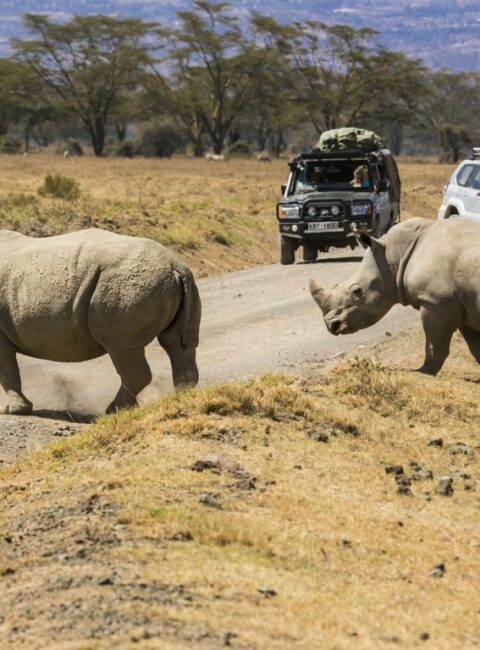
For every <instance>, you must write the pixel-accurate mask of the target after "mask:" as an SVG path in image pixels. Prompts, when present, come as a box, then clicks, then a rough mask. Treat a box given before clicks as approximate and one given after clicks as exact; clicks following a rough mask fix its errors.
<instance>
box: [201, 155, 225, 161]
mask: <svg viewBox="0 0 480 650" xmlns="http://www.w3.org/2000/svg"><path fill="white" fill-rule="evenodd" d="M205 160H217V161H218V160H225V156H224V155H223V153H220V154H219V153H206V154H205Z"/></svg>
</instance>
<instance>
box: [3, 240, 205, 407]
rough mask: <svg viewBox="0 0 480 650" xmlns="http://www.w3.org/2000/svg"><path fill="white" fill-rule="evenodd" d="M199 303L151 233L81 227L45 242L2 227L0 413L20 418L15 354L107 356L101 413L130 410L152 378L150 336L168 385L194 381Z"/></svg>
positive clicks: (184, 272)
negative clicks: (110, 386)
mask: <svg viewBox="0 0 480 650" xmlns="http://www.w3.org/2000/svg"><path fill="white" fill-rule="evenodd" d="M200 316H201V305H200V298H199V295H198V290H197V287H196V285H195V281H194V279H193V276H192V273H191V272H190V271H189V269H188V268H187V267H186V266H185V264H183V262H181V261H180V260H179V259H178V258H177V257H175V256H174V255H172V254H171V253H170V252H169V251H168V250H167V249H166V248H164V247H163V246H162V245H161V244H159V243H158V242H155V241H153V240H151V239H141V238H136V237H127V236H123V235H117V234H113V233H111V232H107V231H104V230H99V229H93V228H92V229H89V230H82V231H79V232H74V233H71V234H66V235H59V236H56V237H46V238H41V239H39V238H32V237H26V236H24V235H21V234H19V233H16V232H11V231H7V230H2V231H0V384H1V385H2V387H3V388H4V390H5V392H6V394H7V403H6V406H5V407H4V409H3V412H6V413H12V414H25V413H29V412H31V410H32V403H31V402H30V401H29V400H28V399H27V398H26V397H25V395H23V393H22V388H21V380H20V373H19V369H18V364H17V359H16V354H17V352H19V353H21V354H25V355H27V356H30V357H36V358H39V359H49V360H51V361H85V360H87V359H93V358H95V357H99V356H101V355H103V354H109V355H110V357H111V359H112V361H113V364H114V366H115V369H116V370H117V372H118V374H119V375H120V379H121V386H120V389H119V391H118V393H117V395H116V397H115V399H114V400H113V401H112V403H111V404H110V406H109V407H108V409H107V412H112V411H116V410H117V409H120V408H124V407H129V406H133V405H135V404H136V396H137V395H138V393H139V392H140V391H141V390H142V389H143V388H145V386H147V384H149V383H150V381H151V379H152V374H151V372H150V368H149V366H148V363H147V361H146V359H145V350H144V348H145V346H146V345H147V344H148V343H150V341H152V340H153V339H154V338H155V337H158V340H159V342H160V345H161V346H162V347H163V348H164V349H165V350H166V352H167V353H168V356H169V358H170V362H171V366H172V372H173V382H174V385H175V387H179V386H182V385H195V384H196V383H197V382H198V370H197V365H196V361H195V353H196V347H197V345H198V333H199V327H200Z"/></svg>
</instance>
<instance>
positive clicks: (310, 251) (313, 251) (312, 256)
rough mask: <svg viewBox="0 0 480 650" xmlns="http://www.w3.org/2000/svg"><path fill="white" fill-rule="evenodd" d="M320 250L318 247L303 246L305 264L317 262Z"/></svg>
mask: <svg viewBox="0 0 480 650" xmlns="http://www.w3.org/2000/svg"><path fill="white" fill-rule="evenodd" d="M317 253H318V249H317V247H316V246H306V245H305V244H304V245H303V261H304V262H315V260H316V259H317Z"/></svg>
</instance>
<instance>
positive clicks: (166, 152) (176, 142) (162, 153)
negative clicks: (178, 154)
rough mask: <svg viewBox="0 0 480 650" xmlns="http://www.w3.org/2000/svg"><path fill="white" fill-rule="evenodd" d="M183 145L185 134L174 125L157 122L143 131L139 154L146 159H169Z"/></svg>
mask: <svg viewBox="0 0 480 650" xmlns="http://www.w3.org/2000/svg"><path fill="white" fill-rule="evenodd" d="M185 144H186V138H185V134H184V133H183V131H182V130H181V129H180V128H179V127H178V126H177V125H176V124H173V123H171V122H157V123H154V124H151V125H150V126H148V127H146V129H145V130H144V131H143V133H142V136H141V141H140V151H139V153H141V154H142V155H143V156H147V157H157V158H170V156H171V155H172V154H173V153H175V151H178V150H179V149H182V148H183V147H185Z"/></svg>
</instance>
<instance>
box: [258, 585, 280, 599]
mask: <svg viewBox="0 0 480 650" xmlns="http://www.w3.org/2000/svg"><path fill="white" fill-rule="evenodd" d="M257 591H258V592H259V593H261V594H262V596H265V598H273V597H274V596H277V595H278V594H277V592H276V591H275V589H270V588H269V587H258V589H257Z"/></svg>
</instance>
